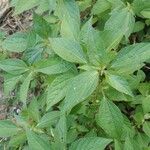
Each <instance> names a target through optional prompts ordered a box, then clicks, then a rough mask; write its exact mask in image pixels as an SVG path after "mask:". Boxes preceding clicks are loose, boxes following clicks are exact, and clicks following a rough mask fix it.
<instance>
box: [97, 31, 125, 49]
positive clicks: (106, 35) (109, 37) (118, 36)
mask: <svg viewBox="0 0 150 150" xmlns="http://www.w3.org/2000/svg"><path fill="white" fill-rule="evenodd" d="M100 35H101V37H102V39H103V42H104V45H105V48H106V51H111V50H112V49H113V50H114V49H116V48H118V45H119V43H120V41H121V40H122V38H123V33H122V32H120V31H119V30H118V31H115V30H104V31H102V32H100Z"/></svg>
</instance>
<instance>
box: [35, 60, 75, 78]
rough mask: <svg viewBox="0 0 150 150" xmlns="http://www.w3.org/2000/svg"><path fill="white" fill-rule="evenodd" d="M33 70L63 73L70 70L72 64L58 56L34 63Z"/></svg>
mask: <svg viewBox="0 0 150 150" xmlns="http://www.w3.org/2000/svg"><path fill="white" fill-rule="evenodd" d="M34 66H35V72H41V73H44V74H48V75H53V74H59V73H64V72H67V71H68V70H70V69H71V68H72V67H73V65H72V64H71V63H69V62H66V61H64V60H62V59H59V58H50V59H47V60H41V61H39V62H37V63H35V64H34Z"/></svg>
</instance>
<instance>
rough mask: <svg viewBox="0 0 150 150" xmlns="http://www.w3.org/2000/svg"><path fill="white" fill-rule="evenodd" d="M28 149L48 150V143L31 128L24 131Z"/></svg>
mask: <svg viewBox="0 0 150 150" xmlns="http://www.w3.org/2000/svg"><path fill="white" fill-rule="evenodd" d="M26 135H27V139H28V144H29V149H30V150H49V149H50V145H49V143H48V142H47V141H46V140H45V139H44V138H42V137H41V136H40V135H38V134H36V133H34V132H33V131H31V130H27V131H26Z"/></svg>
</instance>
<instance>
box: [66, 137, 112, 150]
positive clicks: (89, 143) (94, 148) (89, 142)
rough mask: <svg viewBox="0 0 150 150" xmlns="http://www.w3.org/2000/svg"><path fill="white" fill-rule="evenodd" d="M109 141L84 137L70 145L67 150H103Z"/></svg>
mask: <svg viewBox="0 0 150 150" xmlns="http://www.w3.org/2000/svg"><path fill="white" fill-rule="evenodd" d="M111 141H112V140H111V139H106V138H102V137H86V138H80V139H79V140H77V141H75V142H73V143H72V145H71V147H70V148H69V150H104V149H105V147H106V146H107V145H108V144H109V143H110V142H111Z"/></svg>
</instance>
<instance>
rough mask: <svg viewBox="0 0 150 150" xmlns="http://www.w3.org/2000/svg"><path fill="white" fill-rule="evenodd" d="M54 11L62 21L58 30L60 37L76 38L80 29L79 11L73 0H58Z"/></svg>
mask: <svg viewBox="0 0 150 150" xmlns="http://www.w3.org/2000/svg"><path fill="white" fill-rule="evenodd" d="M55 13H56V15H57V16H58V17H59V18H60V20H61V21H62V24H61V31H60V32H61V35H62V37H65V38H69V39H70V38H71V39H75V40H78V39H79V31H80V13H79V8H78V5H77V4H76V2H75V0H65V1H62V0H59V1H58V5H57V9H56V12H55Z"/></svg>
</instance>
